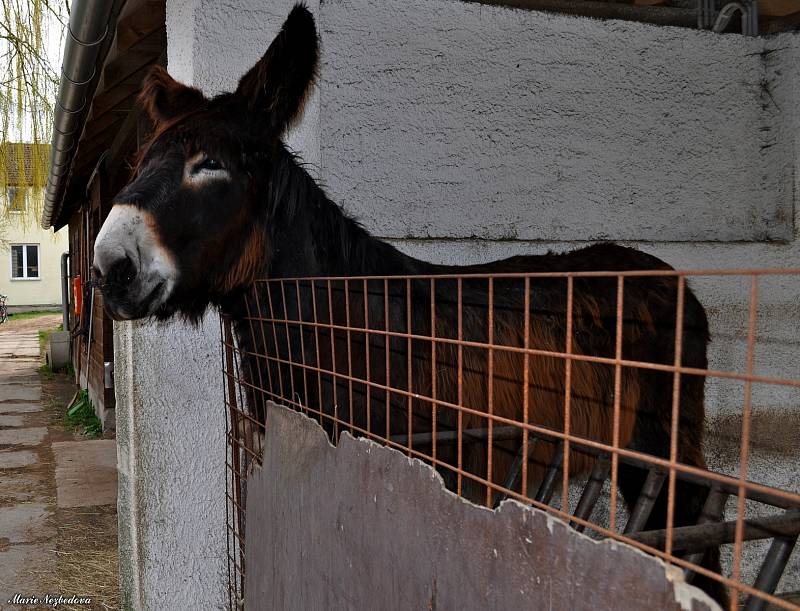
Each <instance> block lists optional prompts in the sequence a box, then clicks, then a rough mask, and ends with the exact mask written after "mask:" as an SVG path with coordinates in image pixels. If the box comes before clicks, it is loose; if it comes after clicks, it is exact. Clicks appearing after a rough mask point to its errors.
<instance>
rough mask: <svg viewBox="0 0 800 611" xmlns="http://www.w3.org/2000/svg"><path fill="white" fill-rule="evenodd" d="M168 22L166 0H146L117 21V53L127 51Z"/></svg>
mask: <svg viewBox="0 0 800 611" xmlns="http://www.w3.org/2000/svg"><path fill="white" fill-rule="evenodd" d="M165 22H166V9H165V3H164V0H146V1H144V2H141V5H140V6H137V7H135V8H134V10H133V11H132V12H130V13H129V14H126V15H124V16H123V17H122V18H121V19H120V20H119V21H118V22H117V36H116V40H115V43H116V44H115V46H116V49H117V53H123V52H125V51H127V50H128V49H129V48H130V47H131V46H133V45H134V44H136V42H138V41H139V40H141V39H142V38H144V37H146V36H148V35H149V34H150V33H151V32H153V31H155V30H157V29H159V28H163V27H164V24H165Z"/></svg>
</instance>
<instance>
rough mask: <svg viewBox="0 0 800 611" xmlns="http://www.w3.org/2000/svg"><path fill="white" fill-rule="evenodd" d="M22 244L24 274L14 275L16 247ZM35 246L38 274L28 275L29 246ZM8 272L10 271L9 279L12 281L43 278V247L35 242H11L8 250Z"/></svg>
mask: <svg viewBox="0 0 800 611" xmlns="http://www.w3.org/2000/svg"><path fill="white" fill-rule="evenodd" d="M17 246H20V247H22V273H23V275H22V276H20V277H16V276H14V248H15V247H17ZM29 246H33V247H35V248H36V276H30V275H28V247H29ZM8 255H9V256H8V268H9V269H8V272H9V279H10V280H11V282H29V281H34V280H41V279H42V272H41V268H42V265H41V262H42V249H41V246H40V245H39V244H35V243H30V242H26V243H18V244H10V245H9V251H8Z"/></svg>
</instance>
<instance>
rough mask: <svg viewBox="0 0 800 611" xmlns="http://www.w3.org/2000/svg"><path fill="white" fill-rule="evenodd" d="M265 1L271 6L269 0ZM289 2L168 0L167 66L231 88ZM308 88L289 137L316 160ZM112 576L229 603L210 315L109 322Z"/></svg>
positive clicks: (187, 78) (219, 400)
mask: <svg viewBox="0 0 800 611" xmlns="http://www.w3.org/2000/svg"><path fill="white" fill-rule="evenodd" d="M267 4H268V5H267ZM290 6H291V2H289V1H288V0H287V1H281V2H270V3H266V2H264V1H263V0H261V1H259V0H246V1H244V0H237V1H236V2H227V3H220V2H215V1H213V0H169V1H168V2H167V45H168V61H167V64H168V66H167V67H168V70H169V72H170V74H172V76H174V77H175V78H177V79H178V80H180V81H183V82H186V83H190V84H193V85H195V86H198V87H200V88H201V89H203V90H204V91H205V92H206V93H207V94H214V93H218V92H220V91H223V90H231V89H233V88H235V86H236V83H237V81H238V79H239V76H240V75H241V74H243V73H244V72H245V71H246V70H247V69H248V68H250V66H251V65H252V64H253V63H255V62H256V61H257V60H258V58H259V57H261V55H262V54H263V53H264V51H266V48H267V45H268V44H269V42H270V41H271V40H272V38H273V36H274V35H275V34H276V33H277V31H278V29H279V27H280V25H281V23H282V22H283V19H284V18H285V17H286V14H287V13H288V10H289V8H290ZM317 121H318V112H317V101H316V98H314V100H312V102H311V103H310V104H309V105H308V106H307V110H306V120H304V121H303V123H302V124H301V125H300V126H298V128H297V129H296V130H295V132H293V133H292V135H291V137H290V142H291V144H292V145H293V146H295V147H296V148H297V149H298V150H300V151H302V152H303V155H304V157H305V158H306V159H308V160H310V161H316V160H317V159H318V157H319V145H318V141H317V140H316V125H317ZM115 340H116V341H115V359H116V386H117V387H116V393H117V412H118V414H117V440H118V448H119V470H120V482H119V521H120V564H121V579H122V588H123V597H124V607H125V608H126V609H137V610H139V609H142V610H150V609H175V610H182V609H186V610H188V609H223V608H227V604H228V565H227V547H226V526H225V474H226V470H225V437H224V433H225V411H224V400H223V379H222V375H221V370H222V361H221V352H220V350H221V348H220V346H221V345H220V334H219V318H218V316H217V314H216V313H209V314H208V315H207V316H206V318H205V319H204V321H203V323H202V324H201V325H200V327H199V328H194V327H191V326H188V325H185V324H183V323H180V322H173V323H168V324H151V323H117V324H116V326H115Z"/></svg>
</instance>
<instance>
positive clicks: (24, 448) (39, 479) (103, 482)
mask: <svg viewBox="0 0 800 611" xmlns="http://www.w3.org/2000/svg"><path fill="white" fill-rule="evenodd" d="M40 364H41V361H40V358H39V340H38V334H37V332H36V331H31V330H24V331H14V330H10V329H4V328H3V327H0V609H2V610H6V609H8V610H12V609H14V610H18V609H39V608H43V607H42V606H39V605H14V604H10V603H9V599H11V598H12V597H13V596H14V595H15V594H20V595H23V596H40V597H41V596H43V595H44V594H56V595H58V594H64V595H67V596H68V595H80V594H81V593H80V592H57V591H51V589H49V588H48V587H47V584H43V583H42V574H43V568H46V567H47V566H51V567H52V566H53V563H55V561H56V558H55V554H56V552H55V550H56V548H57V547H58V544H57V541H58V516H59V509H61V508H70V507H87V506H96V505H110V504H112V505H113V504H114V503H116V446H115V442H114V440H113V439H111V440H83V439H81V440H75V441H73V440H72V439H73V438H72V435H71V434H67V433H64V432H63V431H60V430H59V429H58V427H55V428H53V429H52V430H51V429H50V428H48V425H50V424H51V422H50V420H51V414H50V412H48V411H46V410H45V409H43V405H42V385H41V382H40V377H39V374H38V373H37V369H38V367H39V366H40ZM65 437H66V440H65Z"/></svg>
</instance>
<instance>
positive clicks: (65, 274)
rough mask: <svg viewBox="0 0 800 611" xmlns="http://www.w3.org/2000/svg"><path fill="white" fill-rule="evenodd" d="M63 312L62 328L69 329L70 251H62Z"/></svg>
mask: <svg viewBox="0 0 800 611" xmlns="http://www.w3.org/2000/svg"><path fill="white" fill-rule="evenodd" d="M61 314H62V327H61V328H62V329H63V330H64V331H69V253H68V252H64V253H61Z"/></svg>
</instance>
